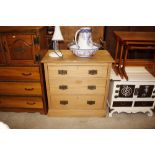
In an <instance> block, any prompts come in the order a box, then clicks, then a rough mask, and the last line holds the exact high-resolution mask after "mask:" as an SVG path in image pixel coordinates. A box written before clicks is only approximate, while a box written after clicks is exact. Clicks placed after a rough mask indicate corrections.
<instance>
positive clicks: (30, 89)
mask: <svg viewBox="0 0 155 155" xmlns="http://www.w3.org/2000/svg"><path fill="white" fill-rule="evenodd" d="M33 89H34V88H25V90H27V91H32V90H33Z"/></svg>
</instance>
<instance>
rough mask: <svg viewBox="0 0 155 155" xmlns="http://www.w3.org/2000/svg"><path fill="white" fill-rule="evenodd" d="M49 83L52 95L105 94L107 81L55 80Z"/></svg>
mask: <svg viewBox="0 0 155 155" xmlns="http://www.w3.org/2000/svg"><path fill="white" fill-rule="evenodd" d="M49 83H50V93H51V94H104V92H105V85H106V79H102V78H95V79H92V78H91V79H90V78H61V79H55V78H54V79H50V82H49Z"/></svg>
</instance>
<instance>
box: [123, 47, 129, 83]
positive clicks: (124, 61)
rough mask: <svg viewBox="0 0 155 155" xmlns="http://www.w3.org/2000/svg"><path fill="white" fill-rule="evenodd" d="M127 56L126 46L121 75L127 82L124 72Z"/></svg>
mask: <svg viewBox="0 0 155 155" xmlns="http://www.w3.org/2000/svg"><path fill="white" fill-rule="evenodd" d="M127 56H128V46H126V48H125V56H124V60H123V66H122V72H123V75H124V77H125V79H126V80H127V81H128V75H127V73H126V71H125V66H126V61H127Z"/></svg>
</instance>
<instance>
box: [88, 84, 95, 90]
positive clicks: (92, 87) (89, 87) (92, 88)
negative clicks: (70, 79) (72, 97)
mask: <svg viewBox="0 0 155 155" xmlns="http://www.w3.org/2000/svg"><path fill="white" fill-rule="evenodd" d="M88 89H90V90H95V89H96V86H93V85H92V86H88Z"/></svg>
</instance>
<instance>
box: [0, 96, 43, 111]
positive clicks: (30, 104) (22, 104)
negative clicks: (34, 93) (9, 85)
mask: <svg viewBox="0 0 155 155" xmlns="http://www.w3.org/2000/svg"><path fill="white" fill-rule="evenodd" d="M0 108H43V102H42V98H41V97H9V96H0Z"/></svg>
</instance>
